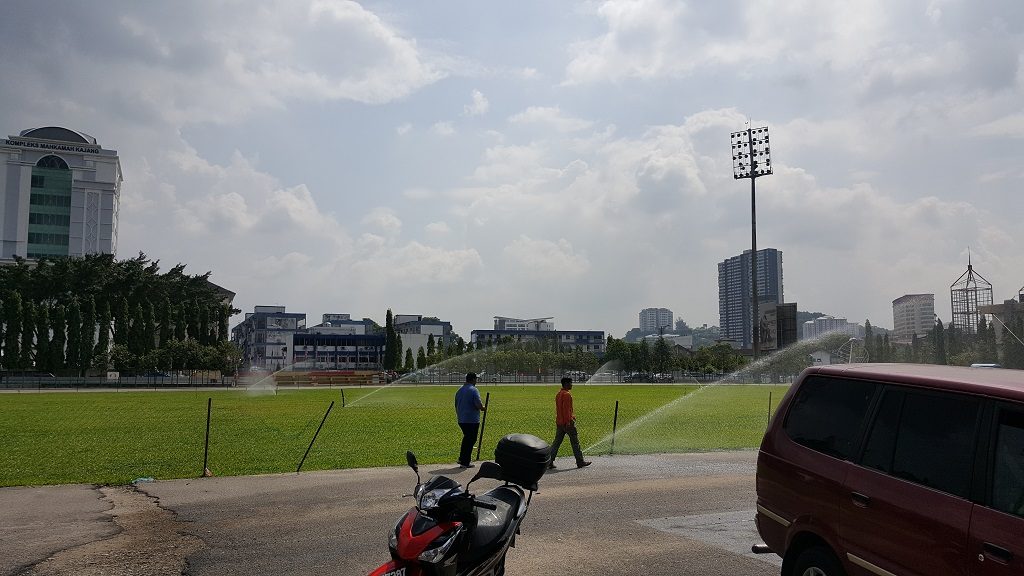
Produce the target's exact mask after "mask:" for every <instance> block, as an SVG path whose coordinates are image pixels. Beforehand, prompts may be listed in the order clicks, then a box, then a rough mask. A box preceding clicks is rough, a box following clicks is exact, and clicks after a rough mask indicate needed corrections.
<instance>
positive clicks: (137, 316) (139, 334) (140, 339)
mask: <svg viewBox="0 0 1024 576" xmlns="http://www.w3.org/2000/svg"><path fill="white" fill-rule="evenodd" d="M145 340H146V319H145V313H144V312H143V311H142V303H141V302H140V303H137V304H135V308H134V309H133V310H132V315H131V323H130V324H129V327H128V342H127V344H128V351H129V352H131V353H132V354H133V355H135V356H141V355H143V354H145V353H146V342H145Z"/></svg>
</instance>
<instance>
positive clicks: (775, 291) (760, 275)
mask: <svg viewBox="0 0 1024 576" xmlns="http://www.w3.org/2000/svg"><path fill="white" fill-rule="evenodd" d="M750 297H751V289H750V250H744V251H743V254H740V255H739V256H733V257H732V258H729V259H728V260H724V261H722V262H719V263H718V325H719V330H720V331H721V337H722V338H724V339H728V340H733V341H735V342H738V343H740V347H741V348H752V347H753V344H752V342H753V338H752V337H751V332H752V330H751V328H752V327H751V323H752V319H751V316H752V313H753V310H752V307H751V302H750ZM757 300H758V307H760V305H761V303H774V304H780V303H782V302H783V295H782V252H780V251H778V250H776V249H775V248H765V249H763V250H758V251H757Z"/></svg>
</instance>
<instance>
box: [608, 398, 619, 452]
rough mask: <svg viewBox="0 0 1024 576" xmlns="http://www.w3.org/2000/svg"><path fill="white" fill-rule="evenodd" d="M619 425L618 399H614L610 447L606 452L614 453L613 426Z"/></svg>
mask: <svg viewBox="0 0 1024 576" xmlns="http://www.w3.org/2000/svg"><path fill="white" fill-rule="evenodd" d="M618 425H619V401H618V400H616V401H615V418H612V449H611V450H610V451H609V452H608V454H615V428H616V427H618Z"/></svg>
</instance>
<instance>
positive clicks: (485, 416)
mask: <svg viewBox="0 0 1024 576" xmlns="http://www.w3.org/2000/svg"><path fill="white" fill-rule="evenodd" d="M490 402H491V393H490V392H488V393H487V398H486V399H485V400H484V421H483V422H481V423H480V439H479V440H477V443H476V459H477V460H479V459H480V448H481V447H483V445H484V426H487V405H488V404H489V403H490Z"/></svg>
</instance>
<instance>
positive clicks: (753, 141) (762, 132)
mask: <svg viewBox="0 0 1024 576" xmlns="http://www.w3.org/2000/svg"><path fill="white" fill-rule="evenodd" d="M730 136H731V139H732V177H733V178H734V179H736V180H739V179H741V178H750V290H751V295H750V307H751V314H750V322H751V328H750V339H751V344H752V346H753V355H754V360H757V356H758V354H759V352H760V348H761V343H760V340H761V338H760V334H759V330H758V318H757V203H756V202H755V195H754V182H755V180H757V178H758V177H759V176H768V175H770V174H771V173H772V159H771V154H770V152H771V149H770V148H769V146H768V127H767V126H762V127H761V128H747V129H746V130H741V131H739V132H733V133H732V134H731V135H730Z"/></svg>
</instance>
